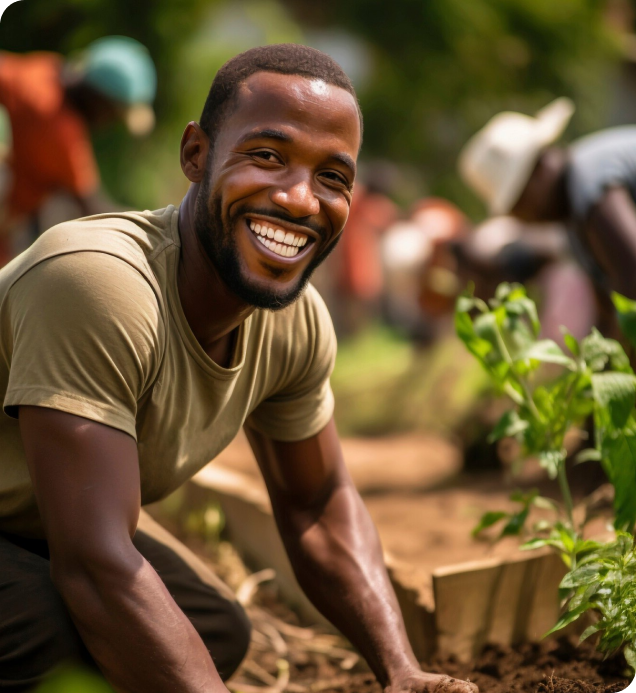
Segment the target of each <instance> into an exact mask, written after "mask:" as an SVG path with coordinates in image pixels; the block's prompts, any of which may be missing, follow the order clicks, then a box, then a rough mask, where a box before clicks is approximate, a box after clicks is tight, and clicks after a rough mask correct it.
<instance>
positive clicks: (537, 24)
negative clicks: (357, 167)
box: [287, 0, 619, 214]
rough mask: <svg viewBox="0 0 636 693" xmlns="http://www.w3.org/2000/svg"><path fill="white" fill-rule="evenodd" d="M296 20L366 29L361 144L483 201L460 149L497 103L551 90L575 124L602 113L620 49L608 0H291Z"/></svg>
mask: <svg viewBox="0 0 636 693" xmlns="http://www.w3.org/2000/svg"><path fill="white" fill-rule="evenodd" d="M287 2H288V5H289V6H290V7H291V8H292V10H293V12H294V14H295V16H297V17H298V18H299V20H300V21H301V23H303V24H307V25H310V26H322V27H329V26H332V27H333V26H337V27H339V28H344V29H346V30H348V31H350V32H351V33H353V34H355V35H357V36H359V37H363V38H364V39H366V41H367V42H368V44H369V46H370V47H371V50H372V54H373V58H374V61H375V66H374V71H373V78H372V79H371V80H370V81H369V82H368V83H367V85H366V86H365V88H364V89H362V90H361V91H360V100H361V103H362V109H363V112H364V114H365V152H366V153H367V154H372V155H381V156H384V157H389V158H392V159H394V160H397V161H400V162H409V163H411V164H414V165H416V166H417V168H418V169H419V170H420V171H421V172H422V173H423V177H424V180H425V181H426V182H427V184H428V186H429V192H431V193H433V194H438V195H443V196H447V197H450V198H451V199H453V200H455V201H457V202H460V203H461V204H462V206H463V207H464V208H468V210H469V211H471V212H472V213H473V214H475V213H480V212H481V211H482V210H483V208H482V207H481V205H480V203H478V202H477V200H476V199H475V198H474V197H472V195H470V194H469V193H468V191H467V190H465V188H464V187H463V186H462V185H461V183H460V181H459V180H458V178H457V175H456V173H455V160H456V156H457V153H458V151H459V149H460V148H461V146H462V144H463V143H464V142H465V141H466V140H467V138H468V137H469V136H470V135H471V134H472V133H473V132H475V131H476V130H477V129H478V128H479V127H481V126H482V125H483V124H484V123H485V122H486V121H487V120H488V118H489V117H491V116H492V115H494V114H495V113H497V112H498V111H500V110H520V111H524V112H527V113H532V112H534V111H536V110H538V109H539V108H540V107H542V106H544V105H545V104H546V103H548V102H549V101H550V100H551V99H552V98H555V97H556V96H562V95H567V96H570V97H572V98H573V99H574V101H575V102H576V104H577V107H578V111H577V116H576V118H575V120H574V122H573V124H572V130H571V132H572V134H573V135H574V134H581V133H583V132H588V131H590V130H591V129H594V128H595V127H598V126H600V125H601V124H602V123H603V117H604V111H605V109H606V108H607V106H608V103H607V97H608V86H609V85H608V81H607V77H608V74H609V71H610V70H611V68H612V66H613V65H614V64H615V63H616V61H617V59H618V57H619V50H618V40H617V35H616V34H615V33H614V32H612V31H611V30H610V28H609V26H608V24H607V22H605V21H604V9H605V6H606V1H605V0H556V1H555V0H394V1H393V2H390V3H387V2H385V1H384V0H347V2H339V1H336V0H323V2H319V3H317V2H312V1H311V0H287Z"/></svg>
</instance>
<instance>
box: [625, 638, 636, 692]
mask: <svg viewBox="0 0 636 693" xmlns="http://www.w3.org/2000/svg"><path fill="white" fill-rule="evenodd" d="M623 654H624V655H625V661H626V662H627V663H628V664H629V666H630V667H631V668H632V669H634V670H635V671H636V650H635V649H634V646H633V645H626V646H625V649H624V650H623ZM625 690H627V689H625Z"/></svg>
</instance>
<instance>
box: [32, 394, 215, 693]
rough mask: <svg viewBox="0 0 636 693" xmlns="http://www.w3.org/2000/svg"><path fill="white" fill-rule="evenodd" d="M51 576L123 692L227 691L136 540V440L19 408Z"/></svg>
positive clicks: (85, 423)
mask: <svg viewBox="0 0 636 693" xmlns="http://www.w3.org/2000/svg"><path fill="white" fill-rule="evenodd" d="M20 431H21V434H22V440H23V443H24V448H25V451H26V455H27V461H28V464H29V470H30V473H31V478H32V480H33V485H34V488H35V493H36V497H37V501H38V507H39V509H40V513H41V516H42V520H43V522H44V528H45V531H46V536H47V539H48V542H49V548H50V554H51V576H52V579H53V582H54V584H55V586H56V588H57V589H58V591H59V592H60V594H61V595H62V598H63V599H64V602H65V603H66V605H67V607H68V609H69V612H70V614H71V617H72V619H73V621H74V623H75V625H76V626H77V629H78V630H79V633H80V635H81V637H82V639H83V641H84V643H85V644H86V646H87V647H88V649H89V651H90V653H91V655H92V656H93V658H94V659H95V661H96V662H97V664H98V665H99V666H100V668H101V670H102V672H103V673H104V675H105V677H106V678H107V680H108V681H109V682H110V683H111V684H112V685H113V687H114V688H115V689H116V690H117V691H121V692H122V693H123V692H125V693H147V691H153V692H157V693H163V692H166V693H167V692H168V691H170V692H171V693H172V692H174V691H179V693H195V692H196V693H202V692H204V691H205V693H227V688H226V687H225V686H224V685H223V683H222V682H221V680H220V678H219V676H218V674H217V672H216V669H215V668H214V664H213V662H212V658H211V657H210V655H209V653H208V651H207V650H206V648H205V645H204V644H203V642H202V640H201V639H200V637H199V635H198V634H197V633H196V631H195V630H194V628H193V627H192V624H191V623H190V621H189V620H188V619H187V617H186V616H185V615H184V614H183V612H182V611H181V610H180V609H179V607H178V606H177V605H176V603H175V602H174V600H173V599H172V597H171V596H170V594H169V593H168V591H167V590H166V588H165V586H164V584H163V583H162V581H161V579H160V578H159V576H158V575H157V573H156V572H155V571H154V570H153V568H152V567H151V566H150V564H149V563H148V562H147V561H146V560H145V559H144V558H143V557H142V556H141V554H140V553H139V552H138V551H137V550H136V549H135V547H134V546H133V544H132V541H131V537H132V536H133V534H134V532H135V528H136V526H137V520H138V517H139V509H140V487H139V467H138V460H137V446H136V443H135V441H134V440H133V439H132V438H131V437H130V436H128V435H126V434H125V433H123V432H121V431H118V430H115V429H113V428H109V427H108V426H104V425H102V424H98V423H95V422H92V421H89V420H87V419H83V418H81V417H77V416H73V415H71V414H66V413H64V412H60V411H55V410H51V409H45V408H40V407H20Z"/></svg>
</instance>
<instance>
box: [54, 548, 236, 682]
mask: <svg viewBox="0 0 636 693" xmlns="http://www.w3.org/2000/svg"><path fill="white" fill-rule="evenodd" d="M124 551H125V555H124V556H123V557H122V556H117V558H115V559H113V560H107V561H103V562H100V561H97V562H96V561H94V560H92V561H91V562H90V563H88V562H83V561H81V560H80V561H77V560H68V559H67V560H63V561H58V563H57V564H56V561H55V558H53V560H52V575H53V579H54V582H55V584H56V587H57V589H58V590H59V592H60V593H61V595H62V598H63V599H64V601H65V603H66V605H67V607H68V609H69V611H70V613H71V617H72V619H73V621H74V622H75V625H76V626H77V628H78V630H79V633H80V635H81V637H82V639H83V641H84V643H85V644H86V646H87V648H88V650H89V651H90V653H91V655H92V656H93V658H94V659H95V661H96V662H97V664H98V665H99V667H100V669H101V670H102V672H103V673H104V675H105V676H106V678H107V679H108V681H109V682H110V683H111V684H112V685H113V687H114V688H115V690H117V691H120V692H121V693H124V692H125V693H146V692H147V691H156V692H157V693H162V692H164V691H165V692H166V693H167V692H168V691H170V692H171V693H172V692H174V691H179V693H203V692H205V693H227V688H226V687H225V686H224V685H223V683H222V682H221V679H220V678H219V675H218V673H217V672H216V669H215V667H214V664H213V662H212V658H211V657H210V654H209V653H208V651H207V650H206V648H205V645H204V644H203V641H202V640H201V638H200V637H199V635H198V634H197V632H196V631H195V630H194V628H193V627H192V624H191V623H190V621H189V620H188V619H187V618H186V616H185V615H184V614H183V612H182V611H181V610H180V609H179V607H178V606H177V605H176V603H175V602H174V600H173V599H172V597H171V596H170V594H169V593H168V591H167V590H166V588H165V586H164V584H163V583H162V582H161V580H160V579H159V577H158V575H157V573H156V572H155V571H154V570H153V568H152V567H151V566H150V564H149V563H148V562H147V561H146V560H145V559H144V558H143V557H142V556H141V555H140V554H139V553H138V552H137V551H136V550H135V549H134V547H133V546H132V544H131V545H130V546H129V547H126V548H125V549H124ZM87 566H90V567H87Z"/></svg>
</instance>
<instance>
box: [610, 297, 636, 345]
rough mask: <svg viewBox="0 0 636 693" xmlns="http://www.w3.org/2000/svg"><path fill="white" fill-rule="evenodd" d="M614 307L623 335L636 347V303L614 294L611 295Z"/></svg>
mask: <svg viewBox="0 0 636 693" xmlns="http://www.w3.org/2000/svg"><path fill="white" fill-rule="evenodd" d="M612 301H613V303H614V307H615V308H616V310H617V312H618V324H619V325H620V328H621V330H622V332H623V334H624V335H625V336H626V337H627V339H629V341H630V342H631V343H632V346H636V301H632V300H631V299H629V298H627V297H626V296H622V295H621V294H619V293H616V292H614V293H613V294H612Z"/></svg>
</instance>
